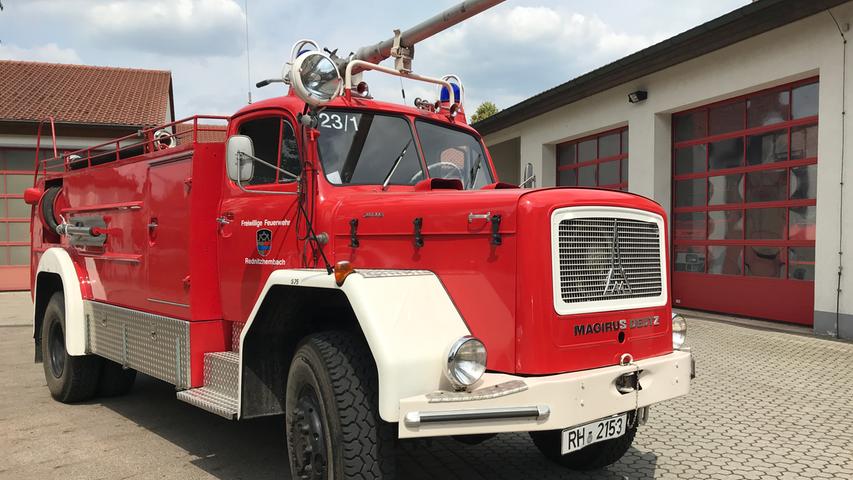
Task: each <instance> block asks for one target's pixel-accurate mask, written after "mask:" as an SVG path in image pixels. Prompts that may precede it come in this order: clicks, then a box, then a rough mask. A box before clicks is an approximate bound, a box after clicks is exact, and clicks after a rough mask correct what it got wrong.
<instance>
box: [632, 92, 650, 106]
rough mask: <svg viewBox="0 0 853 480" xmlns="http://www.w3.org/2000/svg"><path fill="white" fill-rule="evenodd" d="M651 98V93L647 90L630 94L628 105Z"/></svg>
mask: <svg viewBox="0 0 853 480" xmlns="http://www.w3.org/2000/svg"><path fill="white" fill-rule="evenodd" d="M647 98H649V92H647V91H645V90H637V91H636V92H631V93H629V94H628V103H640V102H642V101H645V100H646V99H647Z"/></svg>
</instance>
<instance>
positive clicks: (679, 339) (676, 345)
mask: <svg viewBox="0 0 853 480" xmlns="http://www.w3.org/2000/svg"><path fill="white" fill-rule="evenodd" d="M686 341H687V320H685V319H684V317H682V316H681V315H679V314H677V313H673V314H672V348H673V349H674V350H678V349H680V348H681V347H683V346H684V342H686Z"/></svg>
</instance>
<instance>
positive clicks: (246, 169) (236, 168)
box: [225, 135, 255, 183]
mask: <svg viewBox="0 0 853 480" xmlns="http://www.w3.org/2000/svg"><path fill="white" fill-rule="evenodd" d="M254 156H255V146H254V145H253V144H252V139H251V138H249V137H247V136H245V135H232V136H231V137H230V138H229V139H228V143H227V144H226V145H225V166H226V168H227V170H228V178H230V179H231V180H233V181H235V182H237V183H243V182H248V181H250V180H252V176H253V175H254V174H255V162H254V160H253V157H254Z"/></svg>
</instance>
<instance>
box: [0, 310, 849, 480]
mask: <svg viewBox="0 0 853 480" xmlns="http://www.w3.org/2000/svg"><path fill="white" fill-rule="evenodd" d="M26 301H27V297H26V296H24V295H17V296H9V295H0V452H2V455H0V478H4V479H6V478H8V479H16V480H17V479H45V478H63V479H76V478H80V479H94V478H109V479H113V478H182V479H216V478H218V479H239V478H243V479H271V478H289V476H288V475H287V473H286V470H287V468H286V465H287V460H286V457H285V452H284V446H283V439H282V431H283V428H282V422H281V420H280V419H277V418H274V419H261V420H251V421H247V422H229V421H227V420H224V419H221V418H219V417H217V416H214V415H211V414H208V413H206V412H203V411H200V410H197V409H195V408H193V407H191V406H189V405H187V404H184V403H182V402H179V401H177V400H176V399H175V393H174V390H173V389H172V388H171V387H170V386H169V385H166V384H164V383H161V382H159V381H156V380H153V379H151V378H148V377H142V378H140V380H139V381H138V382H137V385H136V387H135V388H134V391H133V393H132V394H131V395H129V396H127V397H123V398H118V399H110V400H105V401H95V402H90V403H85V404H79V405H62V404H59V403H56V402H54V401H53V400H51V398H50V395H49V394H48V392H47V388H46V387H45V385H44V379H43V373H42V367H41V365H36V364H33V363H32V344H31V341H30V329H29V326H28V325H27V324H28V318H27V315H28V312H29V306H28V305H27V303H26ZM688 341H689V343H690V344H691V345H692V346H693V349H694V351H695V352H696V355H697V356H698V359H699V360H698V373H699V378H697V379H696V380H695V381H694V383H693V392H692V394H691V395H690V396H689V397H687V398H685V399H681V400H677V401H673V402H670V403H669V404H666V405H664V406H661V407H657V408H653V409H652V415H651V419H650V421H649V423H648V424H647V425H646V426H645V427H642V428H641V430H640V431H639V433H638V434H637V439H636V441H635V443H634V447H633V448H632V449H631V451H630V452H629V453H628V454H627V455H626V456H625V457H624V458H623V459H622V461H621V462H619V463H618V464H616V465H614V466H612V467H610V468H609V469H607V470H604V471H600V472H595V473H591V474H575V473H567V472H565V471H563V470H561V469H559V468H557V467H555V466H553V465H552V464H550V463H548V462H547V461H545V460H544V459H543V458H542V457H541V456H540V455H539V452H538V451H537V450H536V448H535V447H534V446H533V444H532V443H531V442H530V440H529V438H528V437H527V435H517V434H513V435H500V436H498V437H496V438H493V439H491V440H489V441H487V442H485V443H483V444H481V445H477V446H467V445H462V444H459V443H457V442H455V441H453V440H450V439H439V440H434V441H431V442H430V441H414V442H404V443H403V445H402V448H401V450H402V453H401V458H400V467H401V470H402V475H401V478H406V479H421V478H424V479H425V478H437V479H452V478H458V479H465V480H474V479H490V480H491V479H503V478H507V479H524V480H532V479H551V478H562V479H565V478H572V479H575V478H577V479H625V478H629V479H639V478H684V479H702V478H714V479H716V478H733V479H741V478H743V479H764V478H767V479H776V478H791V479H799V478H853V447H851V445H853V344H850V343H841V342H835V341H829V340H823V339H818V338H813V337H809V336H799V335H793V334H790V333H778V332H772V331H764V330H757V329H752V328H745V327H742V326H736V325H730V324H725V323H717V322H711V321H701V320H694V321H692V322H690V327H689V340H688Z"/></svg>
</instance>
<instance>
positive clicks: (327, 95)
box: [290, 50, 341, 106]
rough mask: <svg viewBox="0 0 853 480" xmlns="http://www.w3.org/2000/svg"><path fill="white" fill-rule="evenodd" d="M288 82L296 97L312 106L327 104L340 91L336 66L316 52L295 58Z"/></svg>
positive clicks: (339, 77) (338, 73) (325, 56)
mask: <svg viewBox="0 0 853 480" xmlns="http://www.w3.org/2000/svg"><path fill="white" fill-rule="evenodd" d="M290 81H291V84H292V85H293V89H294V91H295V92H296V95H297V96H298V97H299V98H301V99H302V100H304V101H305V102H306V103H308V104H310V105H313V106H320V105H324V104H326V103H329V102H330V101H331V100H332V99H334V98H335V97H336V96H338V94H339V93H340V90H341V74H340V72H339V71H338V67H337V65H335V62H333V61H332V59H331V58H329V56H328V55H326V54H325V53H323V52H318V51H316V50H313V51H309V52H304V53H303V54H301V55H299V56H298V57H296V60H294V61H293V66H292V67H291V71H290Z"/></svg>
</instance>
